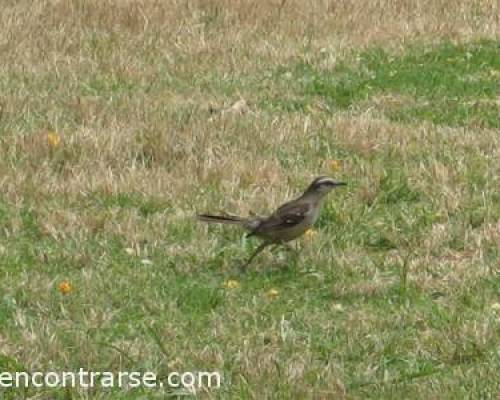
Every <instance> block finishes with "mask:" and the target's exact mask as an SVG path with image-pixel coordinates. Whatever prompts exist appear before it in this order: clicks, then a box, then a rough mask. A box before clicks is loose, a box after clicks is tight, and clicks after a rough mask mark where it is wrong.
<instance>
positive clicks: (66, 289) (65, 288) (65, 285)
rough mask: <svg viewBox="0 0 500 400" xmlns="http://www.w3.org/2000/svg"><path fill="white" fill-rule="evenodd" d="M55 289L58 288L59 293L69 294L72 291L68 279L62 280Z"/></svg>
mask: <svg viewBox="0 0 500 400" xmlns="http://www.w3.org/2000/svg"><path fill="white" fill-rule="evenodd" d="M57 290H59V292H60V293H61V294H69V293H71V292H72V291H73V287H72V286H71V283H69V282H68V281H62V282H60V283H59V285H57Z"/></svg>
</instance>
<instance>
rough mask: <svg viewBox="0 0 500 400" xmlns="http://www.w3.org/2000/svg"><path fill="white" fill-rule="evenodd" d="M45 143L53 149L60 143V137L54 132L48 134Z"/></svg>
mask: <svg viewBox="0 0 500 400" xmlns="http://www.w3.org/2000/svg"><path fill="white" fill-rule="evenodd" d="M47 143H48V144H49V147H51V148H53V149H55V148H56V147H57V146H59V144H60V143H61V137H60V136H59V135H58V134H57V133H55V132H48V133H47Z"/></svg>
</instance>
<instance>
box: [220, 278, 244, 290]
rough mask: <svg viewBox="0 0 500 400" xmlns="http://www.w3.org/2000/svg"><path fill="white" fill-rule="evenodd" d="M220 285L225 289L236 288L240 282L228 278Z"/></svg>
mask: <svg viewBox="0 0 500 400" xmlns="http://www.w3.org/2000/svg"><path fill="white" fill-rule="evenodd" d="M222 286H223V287H224V288H226V289H238V288H239V287H240V283H239V282H238V281H237V280H234V279H228V280H227V281H225V282H224V283H223V284H222Z"/></svg>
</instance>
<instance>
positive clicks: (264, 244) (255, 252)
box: [241, 242, 271, 270]
mask: <svg viewBox="0 0 500 400" xmlns="http://www.w3.org/2000/svg"><path fill="white" fill-rule="evenodd" d="M270 244H271V243H269V242H263V243H261V244H260V245H259V247H257V248H256V249H255V251H254V252H253V253H252V255H251V256H250V258H249V259H248V260H247V262H246V263H245V264H243V265H242V266H241V269H242V270H245V269H246V268H247V267H248V266H249V265H250V263H251V262H252V260H253V259H254V258H255V257H256V256H257V254H259V253H260V252H261V251H262V250H264V248H265V247H266V246H269V245H270Z"/></svg>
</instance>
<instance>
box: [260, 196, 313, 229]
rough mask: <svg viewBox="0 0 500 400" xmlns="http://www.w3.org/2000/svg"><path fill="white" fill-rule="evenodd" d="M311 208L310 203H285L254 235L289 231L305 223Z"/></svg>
mask: <svg viewBox="0 0 500 400" xmlns="http://www.w3.org/2000/svg"><path fill="white" fill-rule="evenodd" d="M311 207H312V206H311V204H309V203H299V204H297V203H294V202H291V203H285V204H283V205H282V206H281V207H280V208H278V209H277V210H276V212H275V213H274V214H272V215H271V216H270V217H269V218H267V219H265V220H263V221H262V222H261V223H260V224H259V226H258V227H257V228H256V229H255V231H254V232H252V233H253V234H258V233H259V232H265V231H270V230H280V229H287V228H291V227H293V226H295V225H299V224H300V223H301V222H303V221H304V218H306V215H307V213H308V212H309V211H310V210H311Z"/></svg>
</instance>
